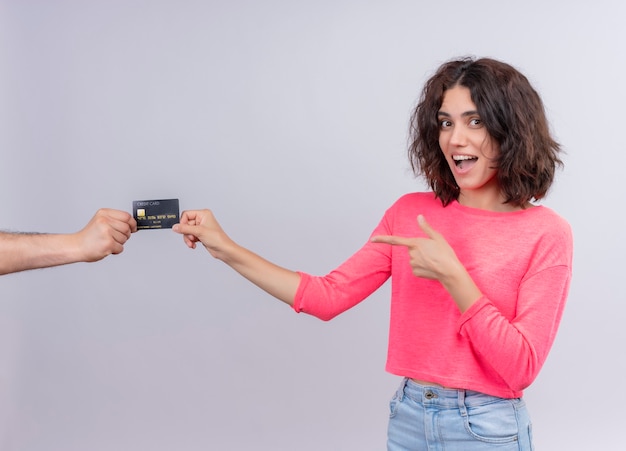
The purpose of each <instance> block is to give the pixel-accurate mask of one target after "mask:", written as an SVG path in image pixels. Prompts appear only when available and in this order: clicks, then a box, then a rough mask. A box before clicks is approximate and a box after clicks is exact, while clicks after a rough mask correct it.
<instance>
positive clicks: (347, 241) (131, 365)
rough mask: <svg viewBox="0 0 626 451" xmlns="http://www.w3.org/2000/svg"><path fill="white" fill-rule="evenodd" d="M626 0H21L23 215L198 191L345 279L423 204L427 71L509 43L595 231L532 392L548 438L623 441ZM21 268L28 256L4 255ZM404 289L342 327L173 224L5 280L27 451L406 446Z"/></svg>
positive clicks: (6, 324)
mask: <svg viewBox="0 0 626 451" xmlns="http://www.w3.org/2000/svg"><path fill="white" fill-rule="evenodd" d="M625 13H626V7H625V6H624V3H623V2H620V1H619V0H614V1H609V0H597V1H593V2H589V1H585V2H583V1H580V0H568V1H566V0H557V1H552V2H546V1H543V0H541V1H539V0H526V1H524V2H504V1H480V0H478V1H474V2H466V1H456V0H450V1H447V2H437V1H431V2H426V1H421V2H420V1H350V0H332V1H331V0H328V1H327V0H316V1H309V2H305V1H298V0H289V1H287V0H268V1H264V2H256V1H252V0H249V1H237V0H233V1H230V2H223V1H220V2H218V1H199V0H198V1H190V0H179V1H165V0H123V1H122V0H108V1H96V0H73V1H72V0H55V1H45V0H0V156H1V158H0V206H1V209H0V229H9V230H20V231H40V232H43V231H45V232H70V231H75V230H78V229H80V228H81V227H82V226H83V225H84V224H85V223H86V222H87V221H88V220H89V219H90V218H91V216H92V215H93V214H94V213H95V211H96V210H97V209H98V208H100V207H111V208H119V209H124V210H130V209H131V202H132V200H136V199H146V198H169V197H178V198H179V199H180V202H181V208H183V209H190V208H205V207H209V208H211V209H213V210H214V212H215V214H216V216H217V217H218V219H219V220H220V221H221V223H222V225H223V226H224V228H225V229H226V231H227V232H228V233H229V234H230V235H231V236H232V237H233V238H235V239H236V240H238V241H239V242H241V243H242V244H244V245H246V246H248V247H250V248H252V249H253V250H255V251H257V252H259V253H260V254H262V255H264V256H266V257H268V258H270V259H271V260H273V261H275V262H277V263H279V264H282V265H284V266H287V267H290V268H293V269H300V270H304V271H308V272H312V273H316V274H322V273H325V272H327V271H328V270H330V269H332V268H333V267H334V266H336V265H337V264H339V263H340V262H341V261H343V259H345V258H346V257H347V256H349V255H350V254H351V253H352V252H353V251H355V250H356V249H357V248H358V247H359V246H360V245H361V244H362V243H363V242H364V241H365V240H366V239H367V237H368V236H369V233H370V232H371V230H372V229H373V227H374V226H375V225H376V224H377V222H378V220H379V218H380V217H381V215H382V214H383V212H384V210H385V209H386V208H387V207H388V206H389V205H390V204H391V203H392V202H393V201H394V200H395V199H396V198H397V197H399V196H400V195H401V194H403V193H405V192H409V191H416V190H421V189H423V185H422V183H421V182H419V181H416V180H415V179H414V178H413V177H412V176H411V174H410V171H409V165H408V162H407V159H406V156H405V147H406V137H407V123H408V118H409V114H410V111H411V108H412V107H413V105H414V104H415V101H416V99H417V97H418V95H419V92H420V90H421V87H422V84H423V82H424V80H425V79H426V78H428V76H430V75H431V73H432V71H433V70H434V69H435V68H436V67H437V66H438V65H439V64H440V63H442V62H444V61H446V60H448V59H450V58H452V57H455V56H461V55H478V56H491V57H495V58H499V59H502V60H505V61H507V62H509V63H511V64H513V65H515V66H516V67H518V68H519V69H521V70H522V72H524V73H525V74H526V75H527V76H528V77H529V78H530V79H531V81H532V82H533V84H534V85H535V87H536V88H537V89H538V90H539V92H540V93H541V95H542V97H543V99H544V101H545V104H546V108H547V112H548V115H549V117H550V119H551V124H552V127H553V129H554V131H555V135H556V137H557V139H558V140H559V141H560V142H561V143H562V144H563V146H564V148H565V149H566V151H567V155H566V156H565V163H566V168H565V171H563V172H561V173H559V176H558V180H557V183H556V185H555V187H554V189H553V190H552V192H551V195H550V196H549V197H548V199H547V200H546V201H545V204H546V205H548V206H550V207H551V208H554V209H555V210H557V211H558V212H559V213H561V214H562V215H563V216H565V217H566V218H567V219H568V220H569V221H570V222H571V224H572V226H573V229H574V232H575V240H576V241H575V244H576V256H575V271H574V272H575V274H574V280H573V283H572V287H571V296H570V299H569V304H568V307H567V309H566V313H565V316H564V319H563V323H562V326H561V330H560V335H559V336H558V338H557V341H556V343H555V346H554V348H553V350H552V353H551V355H550V357H549V359H548V361H547V363H546V365H545V367H544V369H543V372H542V373H541V374H540V376H539V378H538V379H537V380H536V382H535V384H534V385H533V386H532V387H531V388H530V389H529V390H528V391H527V394H526V397H527V400H528V403H529V405H530V409H531V413H532V415H533V420H534V431H535V439H536V445H537V448H538V449H540V450H555V449H559V450H565V449H567V450H589V449H594V450H595V449H598V450H600V449H601V450H613V449H620V448H619V443H621V442H623V433H622V432H623V431H622V429H623V420H624V414H623V410H622V405H623V404H624V403H625V402H626V394H625V393H624V391H623V390H622V388H621V387H622V385H623V378H624V374H625V373H626V358H625V357H624V352H623V350H622V348H623V345H624V343H625V342H626V327H624V326H623V324H624V316H625V314H626V308H625V307H624V301H626V295H625V293H626V290H625V289H624V286H623V277H624V275H623V273H624V269H625V265H624V260H623V259H624V254H626V245H625V244H624V243H625V240H624V239H623V236H622V233H623V231H624V229H625V226H626V223H625V220H624V213H623V211H622V210H623V206H624V200H623V198H622V193H623V180H624V175H623V171H624V168H625V167H626V153H625V150H626V148H625V145H624V142H625V141H624V130H625V123H626V113H625V104H626V95H625V91H626V88H625V84H626V83H625V82H626V79H625V77H624V73H625V70H626V57H625V54H626V53H625V43H626V29H625V28H624V26H623V18H624V17H625ZM0 258H1V257H0ZM388 297H389V292H388V286H385V287H383V288H382V289H381V290H380V291H379V292H378V293H376V294H375V295H373V296H372V297H371V298H370V299H369V300H368V301H366V302H364V303H363V304H361V305H359V306H358V307H356V308H354V309H353V310H351V311H350V312H347V313H346V314H344V315H342V316H341V317H339V318H337V319H335V320H333V321H331V322H329V323H323V322H321V321H319V320H316V319H314V318H311V317H308V316H306V315H296V314H294V313H293V312H292V311H291V310H290V309H289V308H287V307H286V306H284V305H283V304H281V303H280V302H278V301H275V300H273V299H271V298H270V297H269V296H268V295H266V294H264V293H263V292H261V291H259V290H257V289H256V288H254V287H253V286H251V285H250V284H249V283H247V282H245V281H244V280H242V279H240V278H239V277H238V276H237V275H235V274H234V273H233V272H231V271H230V270H229V269H228V268H226V267H225V266H224V265H222V264H220V263H219V262H217V261H214V260H213V259H211V257H210V256H209V255H208V253H206V252H205V251H204V250H202V249H199V250H196V251H191V250H189V249H187V248H186V247H185V246H184V245H183V243H182V240H181V239H180V237H179V236H176V235H175V234H174V233H173V232H171V231H169V230H162V231H142V232H139V233H137V234H135V235H134V236H133V237H132V239H131V240H130V241H129V242H128V244H127V246H126V249H125V251H124V253H123V254H122V255H119V256H114V257H110V258H108V259H106V260H104V261H102V262H99V263H94V264H76V265H72V266H66V267H60V268H53V269H47V270H41V271H31V272H26V273H20V274H14V275H10V276H6V277H2V278H1V279H0V362H1V364H0V449H2V450H20V451H39V450H46V451H55V450H63V451H73V450H91V451H99V450H113V449H115V450H151V451H157V450H172V449H177V450H207V449H209V450H272V451H276V450H289V451H291V450H302V451H307V450H360V451H364V450H381V449H384V447H385V436H386V425H387V411H388V410H387V409H388V407H387V406H388V400H389V398H390V397H391V395H392V393H393V391H394V390H395V388H396V386H397V384H398V382H399V378H397V377H395V376H391V375H388V374H386V373H385V372H384V362H385V352H386V333H387V321H388V307H389V305H388V304H389V301H388Z"/></svg>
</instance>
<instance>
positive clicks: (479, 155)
mask: <svg viewBox="0 0 626 451" xmlns="http://www.w3.org/2000/svg"><path fill="white" fill-rule="evenodd" d="M437 117H438V121H439V146H440V147H441V150H442V151H443V154H444V156H445V158H446V161H447V162H448V165H449V166H450V170H451V171H452V174H453V176H454V179H455V181H456V183H457V185H458V186H459V188H460V193H459V198H458V200H459V202H460V203H461V204H463V205H466V206H470V207H475V208H482V209H487V210H502V209H508V208H507V207H506V206H505V205H503V204H502V200H503V199H502V193H501V189H500V186H499V184H498V180H497V177H496V173H497V168H496V157H497V156H498V152H499V149H498V145H497V143H496V142H494V140H493V139H492V138H491V136H489V133H488V132H487V129H486V128H485V126H484V124H483V122H482V121H481V119H480V116H479V114H478V110H477V108H476V105H475V104H474V102H473V101H472V97H471V94H470V90H469V89H468V88H466V87H464V86H460V85H456V86H454V87H452V88H450V89H448V90H447V91H445V93H444V95H443V102H442V104H441V108H440V109H439V112H438V114H437Z"/></svg>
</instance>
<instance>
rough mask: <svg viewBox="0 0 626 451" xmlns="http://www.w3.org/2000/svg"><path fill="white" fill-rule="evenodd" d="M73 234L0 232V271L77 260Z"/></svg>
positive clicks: (10, 271) (78, 252) (20, 269)
mask: <svg viewBox="0 0 626 451" xmlns="http://www.w3.org/2000/svg"><path fill="white" fill-rule="evenodd" d="M80 259H81V257H80V249H79V247H78V246H77V243H76V239H75V237H74V235H70V234H38V233H4V232H0V274H9V273H13V272H18V271H25V270H28V269H37V268H47V267H50V266H59V265H65V264H68V263H74V262H77V261H80Z"/></svg>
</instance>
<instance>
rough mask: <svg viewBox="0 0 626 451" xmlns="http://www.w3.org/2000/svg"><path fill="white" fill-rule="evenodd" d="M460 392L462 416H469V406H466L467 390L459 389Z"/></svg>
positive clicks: (459, 400)
mask: <svg viewBox="0 0 626 451" xmlns="http://www.w3.org/2000/svg"><path fill="white" fill-rule="evenodd" d="M457 393H458V403H459V410H460V411H461V416H462V417H466V416H467V408H466V407H465V390H457Z"/></svg>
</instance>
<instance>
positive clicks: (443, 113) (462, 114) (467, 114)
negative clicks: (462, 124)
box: [437, 110, 478, 117]
mask: <svg viewBox="0 0 626 451" xmlns="http://www.w3.org/2000/svg"><path fill="white" fill-rule="evenodd" d="M475 114H478V111H476V110H469V111H466V112H464V113H461V117H466V116H473V115H475ZM437 116H445V117H450V114H449V113H446V112H445V111H438V112H437Z"/></svg>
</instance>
